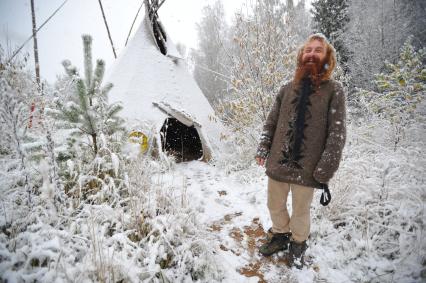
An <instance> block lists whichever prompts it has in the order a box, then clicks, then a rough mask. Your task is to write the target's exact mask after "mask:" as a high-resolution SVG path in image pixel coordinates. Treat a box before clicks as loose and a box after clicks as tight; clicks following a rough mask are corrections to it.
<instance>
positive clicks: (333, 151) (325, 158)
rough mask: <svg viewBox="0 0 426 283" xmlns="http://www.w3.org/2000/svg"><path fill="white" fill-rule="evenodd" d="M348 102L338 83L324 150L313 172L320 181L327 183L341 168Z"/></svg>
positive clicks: (331, 105)
mask: <svg viewBox="0 0 426 283" xmlns="http://www.w3.org/2000/svg"><path fill="white" fill-rule="evenodd" d="M345 104H346V102H345V94H344V92H343V87H342V86H341V85H340V84H337V87H336V89H335V92H334V94H333V96H332V98H331V102H330V106H329V109H328V116H327V119H328V123H327V125H328V126H327V139H326V144H325V148H324V151H323V153H322V155H321V158H320V160H319V162H318V164H317V166H316V168H315V170H314V172H313V177H314V179H315V180H317V181H318V182H319V183H323V184H327V183H328V182H329V181H330V179H331V178H332V177H333V175H334V173H335V172H336V171H337V169H338V168H339V164H340V160H341V158H342V152H343V147H344V146H345V142H346V105H345Z"/></svg>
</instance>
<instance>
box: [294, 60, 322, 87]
mask: <svg viewBox="0 0 426 283" xmlns="http://www.w3.org/2000/svg"><path fill="white" fill-rule="evenodd" d="M315 59H316V58H315ZM315 59H314V63H313V64H312V63H311V64H309V63H307V62H306V61H305V62H303V63H302V64H301V65H300V66H298V67H297V69H296V72H295V74H294V79H293V82H294V84H295V85H298V86H300V83H301V81H302V80H303V79H304V78H310V79H311V81H312V83H313V85H314V87H318V86H319V83H320V81H321V74H322V72H323V69H324V68H323V66H324V64H323V62H321V61H319V60H315Z"/></svg>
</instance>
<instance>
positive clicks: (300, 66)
mask: <svg viewBox="0 0 426 283" xmlns="http://www.w3.org/2000/svg"><path fill="white" fill-rule="evenodd" d="M335 65H336V56H335V51H334V48H333V46H332V45H331V44H330V43H329V42H328V41H327V39H326V38H325V37H324V36H323V35H321V34H314V35H311V36H310V37H309V38H308V40H307V41H306V42H305V44H304V45H303V46H302V47H301V48H300V50H299V52H298V55H297V69H296V71H295V75H294V78H293V80H292V81H290V82H288V83H287V84H285V85H284V86H282V87H281V89H280V91H279V93H278V95H277V97H276V99H275V103H274V105H273V107H272V109H271V111H270V113H269V115H268V118H267V120H266V123H265V125H264V127H263V132H262V135H261V140H260V144H259V147H258V150H257V154H256V161H257V163H258V164H259V165H261V166H263V165H264V163H265V160H266V174H267V176H268V203H267V205H268V209H269V213H270V216H271V220H272V228H271V229H270V231H269V232H270V237H269V239H268V242H267V243H266V244H264V245H262V246H261V247H260V249H259V251H260V253H261V254H263V255H265V256H269V255H272V254H274V253H276V252H278V251H281V250H288V253H287V254H286V257H287V259H288V263H289V265H290V266H296V267H297V268H302V267H303V265H304V260H303V256H304V253H305V251H306V249H307V244H306V240H307V239H308V236H309V232H310V222H311V217H310V205H311V202H312V197H313V194H314V188H321V189H323V195H322V196H321V203H322V204H323V205H326V204H328V202H329V201H330V197H331V196H330V193H329V191H328V185H327V184H328V182H329V180H330V179H331V178H332V176H333V175H334V173H335V172H336V170H337V168H338V167H339V163H340V159H341V156H342V150H343V147H344V145H345V140H346V127H345V116H346V108H345V96H344V93H343V88H342V86H341V84H340V83H338V82H336V81H334V80H333V79H331V75H332V73H333V70H334V67H335ZM290 191H291V196H292V215H291V217H290V216H289V213H288V211H287V197H288V194H289V192H290Z"/></svg>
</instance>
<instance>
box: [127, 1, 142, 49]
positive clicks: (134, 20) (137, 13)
mask: <svg viewBox="0 0 426 283" xmlns="http://www.w3.org/2000/svg"><path fill="white" fill-rule="evenodd" d="M143 4H144V2H142V4H141V5H140V6H139V9H138V11H137V12H136V16H135V18H134V19H133V23H132V26H131V27H130V30H129V34H128V35H127V38H126V43H125V44H124V46H127V42H128V41H129V37H130V33H131V32H132V29H133V25H134V24H135V22H136V18H137V17H138V15H139V12H140V10H141V8H142V6H143Z"/></svg>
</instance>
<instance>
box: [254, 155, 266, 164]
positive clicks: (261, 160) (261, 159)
mask: <svg viewBox="0 0 426 283" xmlns="http://www.w3.org/2000/svg"><path fill="white" fill-rule="evenodd" d="M256 162H257V165H259V166H263V165H264V164H265V159H264V158H261V157H256Z"/></svg>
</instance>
